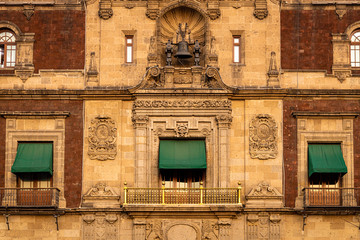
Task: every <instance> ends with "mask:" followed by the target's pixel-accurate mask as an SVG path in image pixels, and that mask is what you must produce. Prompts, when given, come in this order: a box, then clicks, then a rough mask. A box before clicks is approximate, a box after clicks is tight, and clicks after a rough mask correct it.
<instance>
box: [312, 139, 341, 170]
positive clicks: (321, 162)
mask: <svg viewBox="0 0 360 240" xmlns="http://www.w3.org/2000/svg"><path fill="white" fill-rule="evenodd" d="M317 173H320V174H322V173H324V174H325V173H326V174H339V175H344V174H346V173H347V167H346V165H345V161H344V157H343V154H342V152H341V146H340V144H309V177H311V176H312V175H313V174H317Z"/></svg>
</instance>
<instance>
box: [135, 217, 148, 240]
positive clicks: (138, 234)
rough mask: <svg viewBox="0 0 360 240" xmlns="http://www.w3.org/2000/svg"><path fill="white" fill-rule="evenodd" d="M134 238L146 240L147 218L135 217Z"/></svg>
mask: <svg viewBox="0 0 360 240" xmlns="http://www.w3.org/2000/svg"><path fill="white" fill-rule="evenodd" d="M133 225H134V238H133V239H134V240H145V238H146V220H145V219H134V222H133Z"/></svg>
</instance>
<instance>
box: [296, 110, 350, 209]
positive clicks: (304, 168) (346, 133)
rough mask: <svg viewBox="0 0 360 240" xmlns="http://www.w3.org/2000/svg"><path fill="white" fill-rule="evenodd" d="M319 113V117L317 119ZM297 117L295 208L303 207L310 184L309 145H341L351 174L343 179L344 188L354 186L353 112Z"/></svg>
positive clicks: (301, 115) (312, 114)
mask: <svg viewBox="0 0 360 240" xmlns="http://www.w3.org/2000/svg"><path fill="white" fill-rule="evenodd" d="M316 114H317V115H318V116H316ZM293 115H294V116H295V117H296V118H297V154H298V156H297V159H298V164H297V165H298V172H297V176H298V186H297V189H298V190H297V191H298V197H297V198H296V202H295V206H296V207H297V208H302V207H303V197H304V196H303V192H302V189H303V188H304V187H307V186H308V185H309V182H308V164H307V162H308V155H307V154H308V144H309V143H339V144H341V150H342V153H343V157H344V160H345V164H346V166H347V169H348V172H347V174H345V175H344V176H343V178H342V179H343V183H342V187H348V188H351V187H354V149H353V145H354V143H353V119H354V118H355V117H356V116H357V114H353V113H338V114H334V113H322V114H319V113H305V112H304V113H303V112H298V113H297V112H294V113H293Z"/></svg>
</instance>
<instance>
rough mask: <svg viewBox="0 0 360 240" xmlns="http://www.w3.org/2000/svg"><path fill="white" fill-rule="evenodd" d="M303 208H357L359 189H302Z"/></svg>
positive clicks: (359, 199)
mask: <svg viewBox="0 0 360 240" xmlns="http://www.w3.org/2000/svg"><path fill="white" fill-rule="evenodd" d="M303 191H304V206H305V207H359V206H360V204H359V203H360V188H314V187H313V188H304V189H303Z"/></svg>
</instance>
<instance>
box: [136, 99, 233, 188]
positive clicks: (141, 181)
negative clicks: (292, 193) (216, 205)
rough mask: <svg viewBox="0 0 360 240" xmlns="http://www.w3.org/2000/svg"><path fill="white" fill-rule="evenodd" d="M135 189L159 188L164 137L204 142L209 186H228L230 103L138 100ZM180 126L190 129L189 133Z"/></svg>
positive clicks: (215, 100)
mask: <svg viewBox="0 0 360 240" xmlns="http://www.w3.org/2000/svg"><path fill="white" fill-rule="evenodd" d="M132 120H133V123H134V128H135V146H136V149H135V186H136V187H159V185H160V184H161V182H160V178H159V162H158V161H159V160H158V154H159V152H158V151H159V142H160V139H161V138H174V139H176V138H178V139H191V138H196V139H204V140H205V143H206V161H207V169H206V176H207V177H206V181H205V185H206V186H207V187H228V186H227V185H228V183H229V174H228V172H229V171H228V155H229V150H228V141H229V128H230V125H231V121H232V117H231V102H230V101H229V100H227V99H224V98H222V99H214V100H208V99H206V100H205V99H199V100H185V101H184V100H174V101H172V100H167V101H162V100H159V99H157V100H146V101H144V100H136V101H135V102H134V104H133V117H132ZM179 126H187V129H186V134H185V133H184V134H183V132H182V131H181V133H180V132H179Z"/></svg>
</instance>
